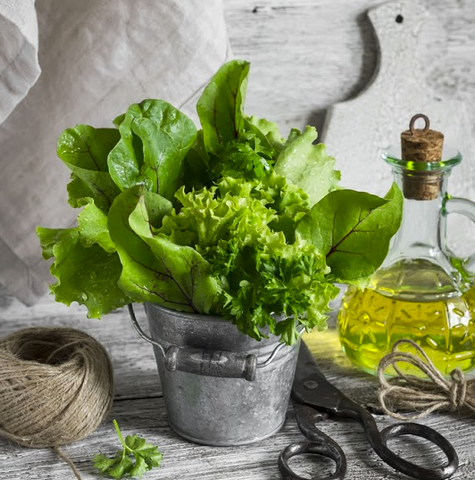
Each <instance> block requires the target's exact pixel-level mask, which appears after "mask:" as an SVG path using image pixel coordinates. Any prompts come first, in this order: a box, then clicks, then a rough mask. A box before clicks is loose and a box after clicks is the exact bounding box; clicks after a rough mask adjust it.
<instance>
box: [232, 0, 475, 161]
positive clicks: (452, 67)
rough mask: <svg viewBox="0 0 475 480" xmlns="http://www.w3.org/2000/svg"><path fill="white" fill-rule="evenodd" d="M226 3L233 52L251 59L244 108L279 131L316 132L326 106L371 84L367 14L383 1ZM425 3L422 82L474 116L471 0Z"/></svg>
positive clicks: (373, 53) (373, 56) (372, 47)
mask: <svg viewBox="0 0 475 480" xmlns="http://www.w3.org/2000/svg"><path fill="white" fill-rule="evenodd" d="M223 2H224V9H225V16H226V23H227V26H228V33H229V37H230V41H231V47H232V49H233V52H234V54H235V56H236V57H238V58H241V57H242V58H245V59H248V60H250V61H251V62H252V69H251V76H250V82H249V89H248V98H247V110H248V111H249V112H252V113H255V114H257V115H261V116H264V117H268V118H269V119H274V120H276V121H277V122H278V123H279V125H281V127H282V129H283V130H284V131H285V129H286V128H288V127H289V126H300V127H301V126H303V125H305V124H308V123H311V124H314V125H315V126H317V128H319V129H321V127H322V125H323V119H324V116H325V111H326V109H327V108H328V107H329V106H330V105H332V104H333V103H336V102H341V101H344V100H347V99H349V98H351V97H354V96H356V95H357V94H358V93H359V92H361V91H362V90H363V89H364V88H365V86H367V84H368V83H369V82H370V81H371V77H372V76H373V74H374V72H375V67H376V60H377V49H376V44H375V39H374V35H373V30H372V26H371V23H370V22H369V20H368V18H367V16H366V13H365V12H366V11H367V10H368V9H369V8H371V7H374V6H376V5H379V4H381V3H384V2H380V1H377V0H376V1H375V0H223ZM413 3H414V4H417V3H420V1H419V0H413ZM426 6H427V8H428V10H429V11H430V13H431V14H432V15H433V16H434V19H433V20H432V23H433V25H430V28H431V32H430V41H431V42H433V43H431V44H430V45H425V46H424V48H423V52H422V54H423V55H424V56H425V61H424V63H425V66H426V68H427V70H426V72H425V77H426V79H427V81H428V83H429V85H430V86H431V87H432V88H433V89H434V91H435V92H436V93H438V94H440V95H451V96H455V97H457V98H460V99H462V100H464V101H465V102H467V103H468V104H470V105H471V106H472V109H473V110H474V111H475V0H428V1H427V2H426ZM454 121H456V118H454ZM473 133H474V135H475V131H474V132H473ZM474 161H475V160H474Z"/></svg>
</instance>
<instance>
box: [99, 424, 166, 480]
mask: <svg viewBox="0 0 475 480" xmlns="http://www.w3.org/2000/svg"><path fill="white" fill-rule="evenodd" d="M113 423H114V427H115V430H116V432H117V436H118V437H119V440H120V443H121V444H122V447H123V448H122V449H121V450H118V451H117V453H116V454H115V455H114V457H112V458H109V457H107V456H106V455H104V454H103V453H98V454H96V455H94V457H93V458H92V462H93V464H94V466H95V467H96V468H97V469H98V470H99V472H100V473H102V474H105V475H107V476H109V477H110V478H116V479H121V478H134V477H137V478H142V475H143V474H144V473H146V472H148V471H150V470H152V469H153V468H154V467H159V466H160V463H161V461H162V454H161V453H160V451H159V450H158V447H156V446H155V445H152V444H151V443H147V441H146V440H145V439H144V438H142V437H139V436H138V435H127V437H126V438H125V440H124V438H123V436H122V432H121V431H120V428H119V424H118V423H117V421H116V420H114V422H113Z"/></svg>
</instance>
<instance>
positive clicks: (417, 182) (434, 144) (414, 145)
mask: <svg viewBox="0 0 475 480" xmlns="http://www.w3.org/2000/svg"><path fill="white" fill-rule="evenodd" d="M418 119H423V120H424V122H425V125H424V128H423V129H416V128H414V125H415V123H416V121H417V120H418ZM429 127H430V121H429V118H428V117H427V116H426V115H423V114H422V113H418V114H417V115H414V116H413V117H412V118H411V122H410V123H409V130H405V131H404V132H402V133H401V158H402V159H403V160H408V161H412V162H426V163H429V162H440V161H441V160H442V149H443V144H444V135H443V134H442V133H441V132H437V131H435V130H430V128H429ZM440 187H441V177H440V174H438V173H436V172H431V171H415V172H413V173H412V174H408V175H405V176H404V181H403V190H404V196H405V197H406V198H408V199H412V200H434V199H435V198H437V197H438V196H439V192H440Z"/></svg>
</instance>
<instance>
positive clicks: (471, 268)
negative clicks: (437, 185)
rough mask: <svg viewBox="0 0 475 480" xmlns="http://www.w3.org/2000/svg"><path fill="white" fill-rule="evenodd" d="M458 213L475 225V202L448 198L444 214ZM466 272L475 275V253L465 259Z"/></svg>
mask: <svg viewBox="0 0 475 480" xmlns="http://www.w3.org/2000/svg"><path fill="white" fill-rule="evenodd" d="M450 213H458V214H460V215H463V216H464V217H467V218H468V219H469V220H471V221H472V222H473V223H475V202H472V200H468V199H466V198H460V197H450V196H449V197H447V198H446V199H445V202H444V214H445V215H448V214H450ZM462 266H463V268H464V270H466V271H467V272H468V273H469V274H475V253H474V254H472V255H470V256H469V257H467V258H464V259H463V264H462Z"/></svg>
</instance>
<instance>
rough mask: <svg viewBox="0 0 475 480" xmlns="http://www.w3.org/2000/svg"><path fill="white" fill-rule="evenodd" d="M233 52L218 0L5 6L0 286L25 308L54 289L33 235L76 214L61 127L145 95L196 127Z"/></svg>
mask: <svg viewBox="0 0 475 480" xmlns="http://www.w3.org/2000/svg"><path fill="white" fill-rule="evenodd" d="M229 55H230V50H229V45H228V39H227V34H226V28H225V23H224V18H223V12H222V5H221V0H206V1H203V0H186V1H185V0H140V1H137V0H100V1H97V0H81V1H80V2H79V1H77V0H38V1H37V2H36V4H35V3H34V1H33V0H0V155H1V156H0V165H1V176H0V283H1V284H3V285H4V286H5V287H6V288H7V289H8V290H9V291H10V292H11V293H12V294H14V295H15V296H17V298H19V299H20V300H21V301H23V302H24V303H26V304H32V303H34V301H35V300H36V299H37V298H38V297H39V296H42V295H43V294H44V293H45V292H46V290H47V284H48V283H51V281H52V278H51V277H50V275H49V267H48V265H47V264H46V262H45V261H44V260H43V259H42V257H41V250H40V247H39V243H38V240H37V238H36V234H35V227H36V226H37V225H42V226H45V227H54V228H62V227H69V226H71V225H73V224H74V220H75V218H76V216H77V213H78V212H77V210H74V209H72V208H71V207H69V205H68V204H67V192H66V184H67V183H68V180H69V174H70V172H69V170H68V169H67V168H66V167H65V166H64V165H63V164H62V162H61V161H60V160H59V159H58V158H57V156H56V141H57V138H58V136H59V135H60V133H61V132H62V131H63V130H64V129H66V128H68V127H72V126H75V125H76V124H79V123H86V124H89V125H93V126H95V127H104V126H109V127H112V123H111V122H112V120H113V119H114V118H115V117H116V116H117V115H119V114H121V113H123V112H125V110H126V109H127V107H128V105H129V104H131V103H134V102H140V101H141V100H143V99H144V98H162V99H164V100H167V101H169V102H170V103H172V104H173V105H175V106H177V107H179V108H181V109H182V110H183V111H185V113H187V114H189V115H190V116H191V117H192V118H193V119H195V120H196V116H195V113H194V105H195V100H196V98H197V96H198V94H199V91H200V90H201V89H202V87H203V86H204V85H205V84H206V83H207V82H208V81H209V79H210V77H211V76H212V74H213V73H214V72H215V71H216V70H217V69H218V68H219V66H220V65H221V64H222V63H224V62H225V61H226V60H227V59H228V57H229ZM40 66H41V70H40ZM40 72H41V73H40Z"/></svg>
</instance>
